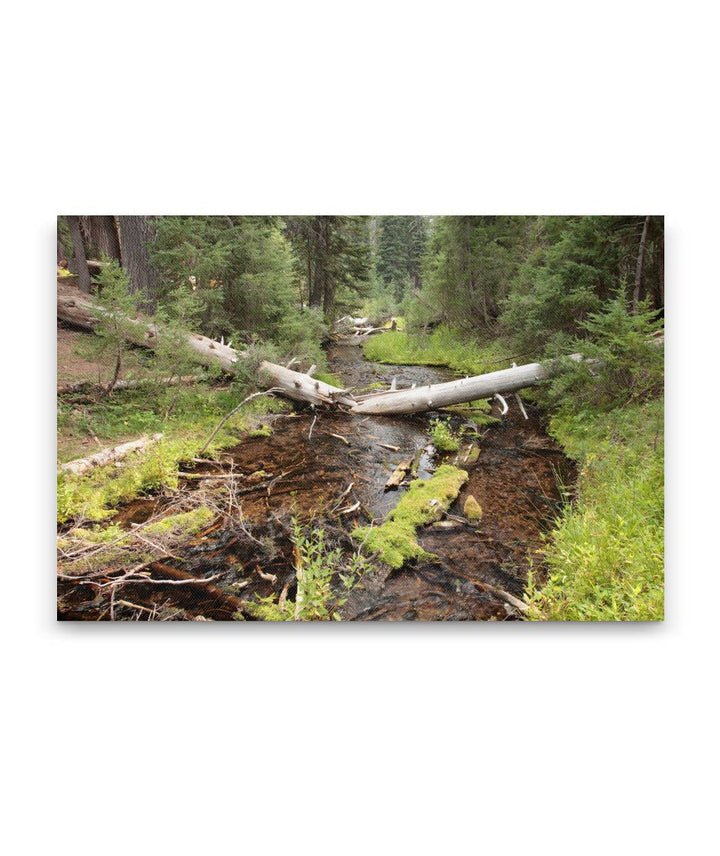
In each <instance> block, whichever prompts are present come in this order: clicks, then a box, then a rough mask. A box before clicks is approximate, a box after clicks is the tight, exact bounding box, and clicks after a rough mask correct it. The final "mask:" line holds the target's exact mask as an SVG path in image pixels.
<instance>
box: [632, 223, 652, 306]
mask: <svg viewBox="0 0 720 856" xmlns="http://www.w3.org/2000/svg"><path fill="white" fill-rule="evenodd" d="M649 225H650V217H649V216H648V217H646V218H645V222H644V223H643V230H642V236H641V238H640V249H639V250H638V257H637V264H636V266H635V288H634V289H633V313H637V311H638V306H639V304H640V289H641V287H642V280H643V270H644V268H645V242H646V241H647V234H648V226H649Z"/></svg>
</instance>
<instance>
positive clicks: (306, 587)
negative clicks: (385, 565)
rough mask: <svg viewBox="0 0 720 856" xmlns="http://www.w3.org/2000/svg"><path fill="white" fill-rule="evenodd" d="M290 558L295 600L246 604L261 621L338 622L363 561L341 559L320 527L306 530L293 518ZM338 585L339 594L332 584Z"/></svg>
mask: <svg viewBox="0 0 720 856" xmlns="http://www.w3.org/2000/svg"><path fill="white" fill-rule="evenodd" d="M293 545H294V550H293V555H294V563H295V573H296V576H297V593H296V596H295V601H284V602H282V603H280V602H276V601H275V597H274V595H268V596H267V597H264V598H258V599H257V601H255V602H252V603H250V604H248V608H249V609H250V611H251V612H252V613H253V614H254V615H255V616H256V617H257V618H260V619H262V620H263V621H328V620H334V621H340V620H341V617H340V612H339V609H340V607H341V606H342V605H343V604H344V603H345V601H346V600H347V597H346V595H347V593H348V592H349V591H350V590H351V589H352V588H353V586H354V585H355V583H356V581H357V579H358V578H359V576H361V575H362V573H364V571H365V568H366V561H365V559H364V558H363V557H362V556H360V555H358V554H353V555H352V556H351V557H350V558H347V557H345V556H344V554H343V551H342V550H341V549H340V547H330V545H329V544H328V543H327V536H326V534H325V531H324V530H323V529H322V528H321V527H316V528H306V527H303V526H301V525H300V523H299V522H298V521H297V520H296V519H293ZM334 580H336V581H337V582H339V583H340V586H341V589H340V592H337V591H335V590H334V588H333V581H334Z"/></svg>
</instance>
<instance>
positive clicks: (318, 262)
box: [309, 217, 327, 308]
mask: <svg viewBox="0 0 720 856" xmlns="http://www.w3.org/2000/svg"><path fill="white" fill-rule="evenodd" d="M310 228H311V230H312V237H313V240H312V245H313V255H314V261H315V264H314V268H315V270H314V272H313V277H312V280H311V283H310V295H309V297H310V300H309V303H310V306H312V307H315V308H317V307H320V306H322V302H323V294H324V291H325V270H326V265H327V247H326V245H325V224H324V218H322V217H313V222H312V225H311V227H310Z"/></svg>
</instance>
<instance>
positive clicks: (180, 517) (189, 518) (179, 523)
mask: <svg viewBox="0 0 720 856" xmlns="http://www.w3.org/2000/svg"><path fill="white" fill-rule="evenodd" d="M214 517H215V512H214V511H213V510H212V509H211V508H208V507H207V506H206V505H201V506H199V507H198V508H194V509H193V510H192V511H185V512H183V513H181V514H170V515H168V516H167V517H163V518H162V520H156V521H155V523H151V524H150V525H149V526H146V527H145V532H146V533H147V534H148V535H174V536H178V535H195V534H196V533H197V532H199V531H200V530H201V529H204V528H205V527H206V526H207V525H208V524H210V523H211V522H212V520H213V518H214Z"/></svg>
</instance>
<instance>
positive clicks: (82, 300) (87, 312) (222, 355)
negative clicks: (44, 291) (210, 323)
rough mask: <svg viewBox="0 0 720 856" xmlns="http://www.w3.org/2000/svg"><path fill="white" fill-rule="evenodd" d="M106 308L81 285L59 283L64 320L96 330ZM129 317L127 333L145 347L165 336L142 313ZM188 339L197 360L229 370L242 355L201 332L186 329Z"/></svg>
mask: <svg viewBox="0 0 720 856" xmlns="http://www.w3.org/2000/svg"><path fill="white" fill-rule="evenodd" d="M106 312H107V310H106V309H105V308H104V307H103V306H102V304H101V303H98V302H97V301H96V300H95V299H94V298H92V297H90V296H89V295H87V294H83V293H82V292H81V291H80V290H79V289H78V288H76V287H73V286H68V285H64V284H60V283H58V287H57V317H58V318H59V319H60V320H61V321H64V322H65V323H67V324H72V325H74V326H75V327H80V328H82V329H83V330H90V331H94V330H95V329H96V328H97V326H98V318H99V316H102V314H103V313H106ZM130 320H131V321H132V322H133V328H132V329H131V332H130V333H129V334H128V341H130V342H132V343H133V344H135V345H142V346H144V347H146V348H155V347H156V346H157V344H158V342H159V341H160V337H161V336H162V327H161V326H158V325H157V324H155V323H154V322H153V321H151V320H150V319H149V318H147V317H145V316H143V315H138V317H137V318H133V319H130ZM187 343H188V345H189V347H190V348H191V350H192V351H194V353H195V356H196V358H197V360H198V362H200V363H202V364H203V365H207V366H210V365H220V366H221V367H222V368H223V369H225V370H226V371H232V369H233V368H234V366H235V363H237V362H238V360H239V359H240V358H241V357H242V353H241V352H239V351H237V350H236V349H235V348H231V347H230V346H229V345H225V344H224V343H221V342H216V341H214V340H213V339H210V338H208V337H207V336H201V335H199V334H198V333H187Z"/></svg>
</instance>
